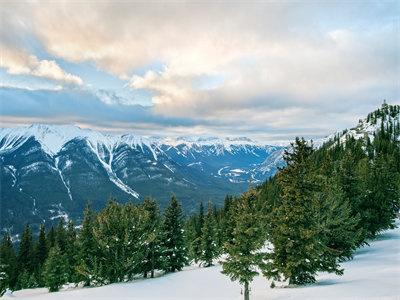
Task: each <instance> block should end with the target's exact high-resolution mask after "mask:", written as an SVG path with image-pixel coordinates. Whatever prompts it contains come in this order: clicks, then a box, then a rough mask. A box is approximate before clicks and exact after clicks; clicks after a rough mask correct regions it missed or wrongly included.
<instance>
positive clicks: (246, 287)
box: [244, 281, 250, 300]
mask: <svg viewBox="0 0 400 300" xmlns="http://www.w3.org/2000/svg"><path fill="white" fill-rule="evenodd" d="M249 294H250V293H249V283H248V282H247V281H246V282H245V283H244V300H249V299H250V295H249Z"/></svg>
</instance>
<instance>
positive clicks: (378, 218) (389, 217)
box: [360, 153, 400, 237]
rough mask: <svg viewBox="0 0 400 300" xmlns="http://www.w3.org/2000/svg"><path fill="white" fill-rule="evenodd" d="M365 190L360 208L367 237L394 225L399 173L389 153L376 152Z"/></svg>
mask: <svg viewBox="0 0 400 300" xmlns="http://www.w3.org/2000/svg"><path fill="white" fill-rule="evenodd" d="M367 176H368V179H367V180H368V181H367V191H368V193H366V196H365V199H364V201H363V202H362V203H361V204H360V208H361V209H362V211H363V212H364V218H363V220H362V222H363V225H364V226H365V228H366V230H367V232H368V237H375V236H376V234H377V233H379V232H381V231H383V230H386V229H389V228H393V227H394V225H393V224H394V221H395V218H396V217H397V213H398V211H399V198H400V192H399V183H400V178H399V177H400V175H399V173H398V172H397V170H396V164H395V160H394V159H393V158H392V157H391V156H389V155H383V154H380V153H379V154H377V155H376V157H375V158H374V160H373V164H372V166H371V168H370V170H369V172H368V175H367Z"/></svg>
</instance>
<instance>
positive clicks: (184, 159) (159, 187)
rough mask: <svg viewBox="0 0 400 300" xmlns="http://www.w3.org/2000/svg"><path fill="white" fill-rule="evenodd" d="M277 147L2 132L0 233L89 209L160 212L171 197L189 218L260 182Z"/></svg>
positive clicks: (51, 129) (35, 130)
mask: <svg viewBox="0 0 400 300" xmlns="http://www.w3.org/2000/svg"><path fill="white" fill-rule="evenodd" d="M279 149H280V147H276V146H267V145H262V144H258V143H256V142H254V141H251V140H249V139H246V138H239V139H230V138H227V139H217V138H191V137H185V138H178V139H161V138H144V137H140V136H135V135H131V134H127V135H122V136H111V135H104V134H102V133H100V132H97V131H94V130H90V129H81V128H79V127H75V126H62V127H61V126H55V125H44V124H35V125H32V126H30V127H16V128H7V129H1V130H0V164H1V165H0V172H1V173H0V176H1V178H0V179H1V187H2V189H1V207H2V210H1V229H2V230H3V231H4V230H6V231H10V232H11V233H16V232H20V231H21V228H22V226H23V224H24V223H25V222H26V221H30V222H31V223H32V225H33V226H34V228H35V226H38V225H39V224H40V222H41V221H42V220H46V221H47V222H51V220H54V219H57V218H59V217H60V216H63V217H65V218H71V219H73V220H74V221H76V220H78V219H79V218H81V217H82V211H83V209H84V208H85V206H86V203H87V202H88V201H91V202H92V205H93V207H94V208H95V209H100V208H101V207H102V206H103V205H104V203H105V202H106V201H107V198H108V197H109V196H110V195H112V196H115V197H117V199H118V200H120V201H127V200H128V199H129V198H131V199H133V200H134V201H136V200H143V199H144V197H146V196H147V195H150V194H151V195H152V196H153V197H156V198H157V200H158V202H159V203H160V204H161V206H162V207H165V206H166V204H167V203H168V201H169V198H170V196H171V193H173V192H174V193H175V194H176V195H177V197H178V199H179V200H180V201H182V203H183V208H184V209H185V211H186V212H190V211H193V210H197V208H198V204H199V202H200V201H207V200H209V199H213V201H215V202H216V203H218V201H223V198H224V196H225V194H226V193H238V192H243V191H244V190H245V189H246V188H247V184H248V180H249V179H250V178H253V180H254V181H262V180H265V178H267V177H268V176H269V175H272V173H273V172H274V171H271V172H272V173H271V172H270V173H268V174H261V173H259V172H258V171H256V169H257V167H258V166H259V165H260V164H262V163H263V162H264V161H265V159H266V158H267V157H268V156H270V155H271V154H272V153H274V152H275V151H277V150H279Z"/></svg>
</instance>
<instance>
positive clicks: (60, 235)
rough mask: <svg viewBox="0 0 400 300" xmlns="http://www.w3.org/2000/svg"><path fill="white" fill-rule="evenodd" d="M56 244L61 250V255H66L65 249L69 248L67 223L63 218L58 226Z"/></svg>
mask: <svg viewBox="0 0 400 300" xmlns="http://www.w3.org/2000/svg"><path fill="white" fill-rule="evenodd" d="M55 244H56V245H57V246H58V248H59V249H60V251H61V254H64V253H65V248H66V246H67V235H66V232H65V223H64V218H63V217H61V218H60V221H59V222H58V225H57V230H56V237H55Z"/></svg>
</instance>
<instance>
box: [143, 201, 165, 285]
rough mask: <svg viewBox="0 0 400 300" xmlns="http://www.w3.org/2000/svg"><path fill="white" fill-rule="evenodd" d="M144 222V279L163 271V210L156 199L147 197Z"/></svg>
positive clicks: (144, 207) (144, 205) (144, 206)
mask: <svg viewBox="0 0 400 300" xmlns="http://www.w3.org/2000/svg"><path fill="white" fill-rule="evenodd" d="M143 211H144V216H145V221H144V233H143V234H144V241H145V244H144V246H145V249H144V250H145V255H144V258H143V260H142V266H141V268H142V272H143V274H144V277H147V274H148V273H150V277H151V278H153V277H154V270H156V269H162V267H163V263H164V261H163V258H162V254H163V253H162V247H161V240H162V239H161V238H162V236H161V235H162V231H161V210H160V208H159V206H158V204H157V201H156V199H155V198H153V199H152V198H151V197H150V196H149V197H146V199H145V201H144V203H143Z"/></svg>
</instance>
